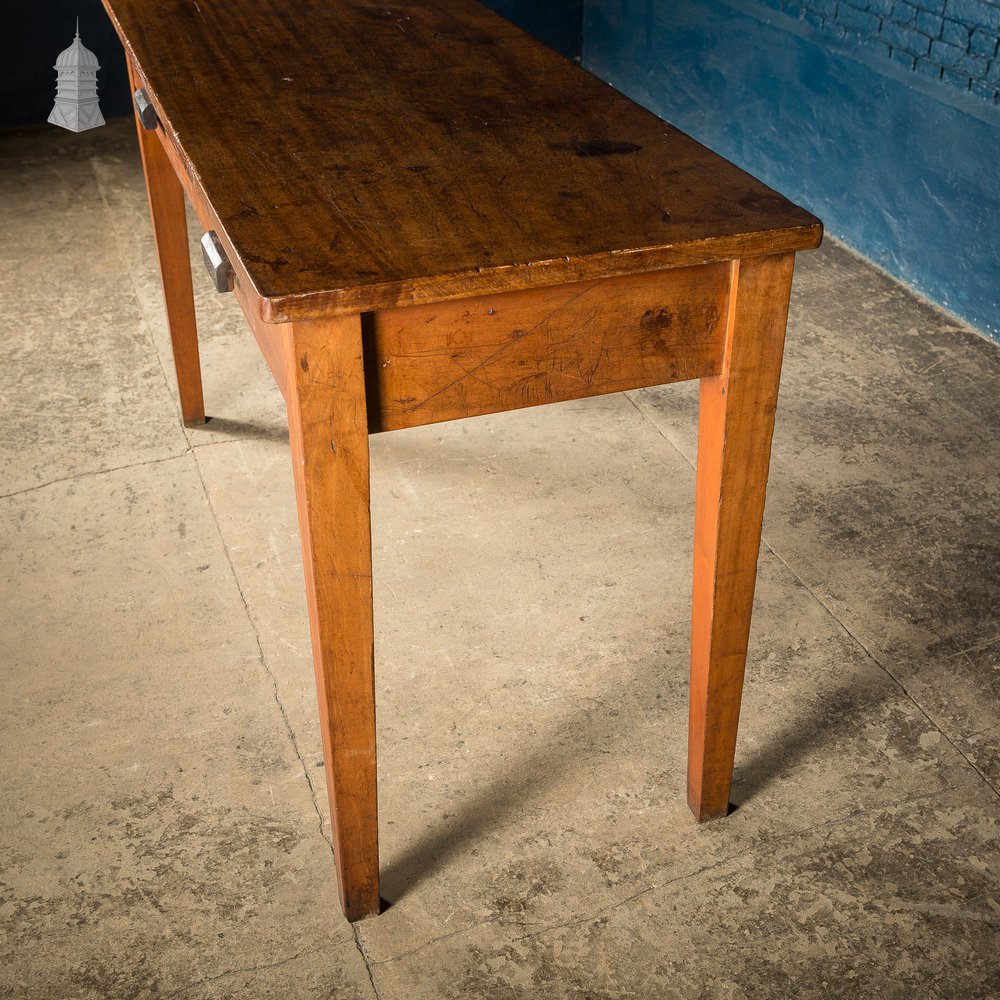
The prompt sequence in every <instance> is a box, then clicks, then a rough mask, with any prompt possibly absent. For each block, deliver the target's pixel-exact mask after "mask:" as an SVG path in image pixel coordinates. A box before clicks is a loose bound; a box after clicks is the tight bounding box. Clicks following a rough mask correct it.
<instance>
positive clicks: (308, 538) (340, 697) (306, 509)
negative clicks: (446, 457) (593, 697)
mask: <svg viewBox="0 0 1000 1000" xmlns="http://www.w3.org/2000/svg"><path fill="white" fill-rule="evenodd" d="M279 336H280V338H281V343H282V346H283V349H284V364H283V370H284V372H285V373H286V375H287V380H286V386H285V387H286V392H287V400H286V401H287V404H288V436H289V438H290V440H291V445H292V469H293V473H294V477H295V495H296V499H297V503H298V515H299V534H300V536H301V539H302V559H303V566H304V569H305V577H306V597H307V600H308V604H309V626H310V632H311V635H312V650H313V663H314V666H315V673H316V691H317V700H318V702H319V718H320V731H321V733H322V737H323V760H324V762H325V770H326V783H327V791H328V793H329V799H330V822H331V826H332V831H333V846H334V857H335V862H336V868H337V884H338V886H339V889H340V901H341V905H342V907H343V910H344V913H345V915H346V916H347V919H348V920H359V919H360V918H361V917H366V916H370V915H372V914H374V913H378V910H379V891H378V890H379V875H378V799H377V794H376V787H375V780H376V770H375V651H374V650H375V640H374V631H373V626H372V613H373V611H372V554H371V515H370V513H369V485H368V427H367V418H366V415H365V382H364V372H363V371H362V363H363V361H362V352H361V324H360V322H359V321H358V317H356V316H354V317H350V316H347V317H340V318H337V319H334V320H331V321H329V322H327V323H309V322H306V323H302V324H297V325H294V326H292V325H286V326H283V327H282V328H281V330H280V334H279Z"/></svg>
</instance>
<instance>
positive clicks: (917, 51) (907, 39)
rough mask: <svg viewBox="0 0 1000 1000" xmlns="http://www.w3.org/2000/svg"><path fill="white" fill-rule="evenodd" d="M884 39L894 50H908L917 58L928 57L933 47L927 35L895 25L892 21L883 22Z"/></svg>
mask: <svg viewBox="0 0 1000 1000" xmlns="http://www.w3.org/2000/svg"><path fill="white" fill-rule="evenodd" d="M882 38H883V39H884V40H885V41H886V42H888V43H889V44H890V45H891V46H892V47H893V48H894V49H897V48H898V49H906V51H907V52H912V53H913V54H914V55H915V56H925V55H927V53H928V52H929V51H930V47H931V40H930V39H929V38H928V37H927V36H926V35H922V34H920V32H919V31H914V30H913V28H904V27H903V25H901V24H893V23H892V21H883V22H882Z"/></svg>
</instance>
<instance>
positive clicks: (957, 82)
mask: <svg viewBox="0 0 1000 1000" xmlns="http://www.w3.org/2000/svg"><path fill="white" fill-rule="evenodd" d="M941 79H942V80H944V82H945V83H950V84H951V85H952V86H953V87H957V88H958V89H959V90H968V89H969V86H970V85H971V83H972V81H971V80H970V79H969V77H968V76H967V75H966V74H965V73H956V72H955V71H954V70H953V69H948V67H947V66H946V67H945V68H944V72H943V73H942V74H941Z"/></svg>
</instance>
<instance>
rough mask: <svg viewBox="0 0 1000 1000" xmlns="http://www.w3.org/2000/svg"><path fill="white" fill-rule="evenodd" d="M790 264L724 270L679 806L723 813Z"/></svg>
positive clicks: (789, 260) (704, 459) (706, 384)
mask: <svg viewBox="0 0 1000 1000" xmlns="http://www.w3.org/2000/svg"><path fill="white" fill-rule="evenodd" d="M793 262H794V257H793V255H791V254H789V255H782V256H774V257H765V258H756V259H751V260H744V261H737V262H734V264H733V283H732V294H731V296H730V306H729V317H728V329H727V334H726V348H725V357H724V362H723V370H722V372H721V373H720V374H719V375H717V376H713V377H712V378H706V379H702V382H701V397H700V412H699V420H698V472H697V485H696V507H695V543H694V581H693V598H694V601H693V617H692V625H691V694H690V697H691V705H690V721H689V729H688V803H689V805H690V806H691V810H692V811H693V812H694V814H695V816H696V817H697V818H698V819H699V820H706V819H711V818H713V817H716V816H724V815H725V814H726V813H727V811H728V809H729V787H730V784H731V782H732V776H733V758H734V755H735V751H736V730H737V726H738V724H739V715H740V700H741V696H742V692H743V674H744V668H745V664H746V654H747V642H748V639H749V634H750V616H751V611H752V607H753V594H754V584H755V582H756V578H757V553H758V549H759V547H760V531H761V522H762V520H763V516H764V492H765V488H766V486H767V470H768V463H769V461H770V454H771V434H772V431H773V428H774V411H775V407H776V405H777V399H778V379H779V376H780V374H781V356H782V349H783V346H784V338H785V322H786V319H787V315H788V297H789V291H790V288H791V280H792V267H793Z"/></svg>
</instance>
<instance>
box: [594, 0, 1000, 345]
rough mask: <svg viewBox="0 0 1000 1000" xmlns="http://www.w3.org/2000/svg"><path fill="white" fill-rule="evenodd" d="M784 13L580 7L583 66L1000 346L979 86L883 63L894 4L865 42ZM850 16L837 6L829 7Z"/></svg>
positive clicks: (757, 7)
mask: <svg viewBox="0 0 1000 1000" xmlns="http://www.w3.org/2000/svg"><path fill="white" fill-rule="evenodd" d="M784 2H785V4H786V5H789V4H790V5H791V6H792V7H794V8H795V9H796V10H797V11H799V13H800V15H801V16H800V17H795V18H793V17H791V16H789V12H788V9H787V7H786V10H784V11H783V10H782V9H781V4H782V0H670V2H658V0H586V5H585V13H584V46H583V63H584V65H585V66H586V67H587V68H588V69H590V70H591V71H592V72H594V73H596V74H597V75H598V76H601V77H602V78H604V79H605V80H607V81H608V82H609V83H611V84H613V85H614V86H615V87H617V88H619V89H620V90H622V91H624V92H625V93H627V94H629V95H630V96H631V97H633V98H634V99H635V100H637V101H639V102H640V103H641V104H644V105H646V106H647V107H649V108H650V109H652V110H653V111H655V112H656V113H658V114H660V115H662V116H663V117H664V118H666V119H668V120H669V121H671V122H673V123H674V124H676V125H678V126H679V127H680V128H682V129H684V130H685V131H686V132H689V133H690V134H691V135H693V136H695V138H697V139H699V140H700V141H702V142H704V143H705V144H706V145H708V146H710V147H711V148H713V149H715V150H716V151H718V152H720V153H721V154H722V155H724V156H726V157H727V158H729V159H731V160H733V161H734V162H736V163H738V164H739V165H741V166H743V167H745V168H746V169H747V170H749V171H750V172H752V173H754V174H756V175H758V176H759V177H760V178H761V179H763V180H765V181H766V182H767V183H769V184H771V185H772V186H774V187H776V188H778V189H779V190H780V191H782V193H784V194H786V195H787V196H788V197H790V198H792V199H793V200H795V201H797V202H799V203H800V204H802V205H804V206H805V207H807V208H808V209H810V211H812V212H814V213H815V214H817V215H818V216H819V217H820V218H821V219H823V221H824V223H825V224H826V228H827V231H828V232H830V233H832V234H834V235H835V236H838V237H840V238H841V239H843V240H844V241H845V242H846V243H848V244H849V245H850V246H852V247H854V248H856V249H857V250H859V251H860V252H861V253H862V254H864V255H865V256H867V257H869V258H871V259H872V260H874V261H875V262H876V263H878V264H880V265H881V266H882V267H884V268H885V269H886V270H887V271H889V272H890V273H892V274H894V275H896V276H897V277H898V278H901V279H902V280H903V281H905V282H906V283H908V284H910V285H911V286H913V287H914V288H916V289H917V290H918V291H920V292H922V293H924V294H925V295H926V296H927V297H928V298H930V299H932V300H933V301H936V302H938V303H940V304H941V305H943V306H944V307H945V308H946V309H948V310H950V311H951V312H953V313H955V314H957V315H959V316H960V317H962V318H963V319H965V320H966V321H968V322H969V323H971V324H972V325H974V326H976V327H978V328H979V329H980V330H983V331H984V332H986V333H987V334H989V335H991V336H993V337H994V338H998V339H1000V106H998V105H997V104H996V103H994V100H993V99H992V97H993V92H989V93H987V90H986V86H985V84H984V86H983V88H982V91H981V92H978V93H977V92H975V91H974V90H973V89H972V84H973V82H974V79H973V77H972V76H971V75H968V74H967V76H966V82H965V84H964V86H962V85H958V84H957V83H956V82H955V81H954V80H953V79H951V78H945V76H944V70H943V68H942V66H941V65H937V68H936V71H934V72H925V71H921V70H920V69H919V67H918V66H917V60H916V57H914V56H913V55H912V52H908V50H906V49H905V48H903V46H902V45H901V46H900V49H901V53H902V52H907V53H908V54H907V55H906V56H905V58H904V57H903V56H902V54H901V55H900V56H897V57H896V58H893V55H892V51H891V46H890V45H888V44H887V43H885V42H884V40H883V41H882V42H880V41H879V40H878V37H877V36H878V35H880V34H881V31H882V30H883V29H882V25H883V24H889V31H888V33H887V34H891V33H892V30H893V26H894V25H896V22H895V21H894V20H893V15H892V10H893V9H894V8H893V2H892V0H888V3H889V7H888V8H886V9H887V10H888V11H889V13H888V14H887V15H886V17H885V18H880V17H878V16H877V15H876V16H875V20H869V21H867V22H863V23H864V26H865V28H866V30H865V32H864V33H859V32H858V31H854V32H852V31H850V30H848V29H844V30H840V29H841V28H842V26H839V25H837V24H836V20H837V19H836V16H833V17H831V23H828V24H824V23H822V21H820V20H819V19H817V18H816V16H815V10H813V12H812V17H811V18H807V15H809V14H810V10H809V8H808V7H806V6H804V4H810V6H812V7H813V8H815V7H816V5H817V2H818V0H814V2H812V3H810V0H802V2H801V3H792V0H784ZM874 2H875V3H885V2H886V0H874ZM915 2H919V0H915ZM951 2H954V0H951ZM768 3H769V4H771V6H767V4H768ZM977 3H978V6H977V7H976V8H975V12H976V13H977V15H979V14H982V15H983V16H984V17H985V18H987V19H988V18H989V17H992V13H991V11H992V10H993V9H995V10H996V11H997V24H996V25H994V27H1000V6H998V5H997V4H994V3H993V2H992V0H977ZM901 4H903V0H898V2H896V3H895V7H899V8H900V16H903V14H904V13H906V12H905V11H903V9H902V6H901ZM849 6H850V5H848V4H846V3H844V0H839V3H838V0H832V2H831V5H830V9H831V10H833V11H834V15H836V13H837V12H839V11H840V10H841V8H843V9H844V10H846V9H847V8H848V7H849ZM905 6H913V5H910V4H908V5H905ZM855 9H857V8H855ZM984 12H985V13H984ZM871 13H872V12H869V15H871ZM918 13H919V11H916V12H915V13H914V15H913V18H914V21H915V19H916V16H917V14H918ZM847 16H848V17H854V16H855V15H854V14H848V15H847ZM876 22H877V24H876ZM889 22H891V23H889ZM896 26H897V27H898V25H896ZM935 27H936V22H935ZM873 28H875V29H876V30H875V31H874V33H873V31H872V29H873ZM937 30H939V31H941V30H944V25H943V23H942V26H941V28H938V29H937ZM973 33H974V31H969V32H968V33H967V36H966V45H967V47H971V46H972V45H973V44H974V43H973V40H972V38H973ZM900 37H901V36H900ZM917 44H918V45H921V46H922V45H923V44H925V43H924V42H920V41H919V40H918V42H917ZM949 44H950V43H949ZM976 44H980V45H981V46H982V47H984V48H985V46H986V44H987V43H986V42H979V43H976ZM926 45H927V53H928V57H927V58H926V59H925V60H924V61H925V62H927V63H933V60H932V59H931V58H930V52H931V46H932V40H931V38H930V36H927V37H926ZM956 47H957V46H956ZM938 50H939V51H941V47H940V46H938ZM993 53H994V57H995V56H996V48H995V47H994V49H993ZM945 54H948V55H950V53H945ZM955 58H956V59H957V58H958V57H957V56H956V57H955ZM990 58H991V57H984V59H985V62H984V63H983V64H980V63H968V64H967V65H969V66H971V67H972V69H973V70H974V71H981V72H982V73H983V74H984V75H983V80H985V81H986V83H988V82H989V79H990V78H991V75H992V77H993V78H997V71H998V70H1000V65H998V60H997V59H996V58H993V61H992V62H991V61H990ZM984 67H985V68H984Z"/></svg>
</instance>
